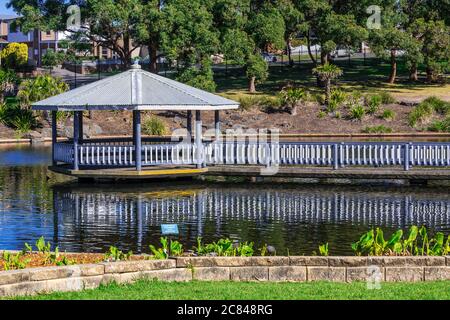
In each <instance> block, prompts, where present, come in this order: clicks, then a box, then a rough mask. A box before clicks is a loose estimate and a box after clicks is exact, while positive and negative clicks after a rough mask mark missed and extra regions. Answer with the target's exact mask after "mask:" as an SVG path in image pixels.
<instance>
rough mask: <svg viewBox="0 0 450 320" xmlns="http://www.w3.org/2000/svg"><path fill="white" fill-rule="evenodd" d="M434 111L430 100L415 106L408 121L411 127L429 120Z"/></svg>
mask: <svg viewBox="0 0 450 320" xmlns="http://www.w3.org/2000/svg"><path fill="white" fill-rule="evenodd" d="M433 112H434V108H433V105H432V104H430V103H428V102H422V103H420V104H419V105H418V106H417V107H415V108H414V109H413V110H412V111H411V112H410V114H409V116H408V123H409V125H410V126H411V127H415V126H416V125H417V124H419V123H422V122H425V121H426V120H428V119H429V118H430V117H431V116H432V115H433Z"/></svg>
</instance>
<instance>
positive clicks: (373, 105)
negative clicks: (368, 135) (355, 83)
mask: <svg viewBox="0 0 450 320" xmlns="http://www.w3.org/2000/svg"><path fill="white" fill-rule="evenodd" d="M365 102H366V106H367V113H368V114H375V113H377V112H378V109H379V108H380V106H381V103H382V98H381V96H380V95H378V94H372V95H368V96H366V98H365Z"/></svg>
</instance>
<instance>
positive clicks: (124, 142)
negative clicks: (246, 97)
mask: <svg viewBox="0 0 450 320" xmlns="http://www.w3.org/2000/svg"><path fill="white" fill-rule="evenodd" d="M32 107H33V110H47V111H51V112H52V160H53V166H52V167H51V169H53V170H54V171H58V172H60V173H66V174H72V175H75V176H81V175H79V174H80V173H82V172H84V173H89V174H92V172H93V170H96V171H97V172H98V171H99V170H104V171H105V172H109V173H107V174H106V176H108V175H109V174H111V171H107V170H106V169H121V170H122V172H123V170H124V169H127V172H128V174H130V168H135V170H134V173H133V174H134V175H138V176H139V175H145V174H143V173H142V172H143V171H144V170H143V167H150V166H153V167H155V166H163V165H169V164H172V165H185V166H186V165H191V166H196V167H197V169H198V170H200V169H201V168H202V167H203V166H204V165H205V164H204V157H203V155H202V149H203V142H202V140H203V139H202V120H201V111H214V112H215V117H214V118H215V123H214V128H215V132H216V135H218V134H220V114H219V112H220V110H227V109H237V108H238V107H239V104H238V103H237V102H235V101H232V100H229V99H225V98H223V97H220V96H217V95H214V94H212V93H209V92H206V91H203V90H199V89H197V88H193V87H191V86H188V85H185V84H182V83H179V82H177V81H174V80H171V79H168V78H165V77H161V76H159V75H156V74H153V73H150V72H147V71H144V70H142V69H141V67H140V65H139V64H134V65H133V66H132V67H131V69H130V70H128V71H125V72H122V73H120V74H117V75H114V76H111V77H108V78H105V79H102V80H99V81H96V82H93V83H90V84H87V85H85V86H82V87H79V88H76V89H73V90H70V91H68V92H65V93H62V94H59V95H56V96H53V97H51V98H48V99H45V100H42V101H39V102H36V103H34V104H33V105H32ZM108 110H109V111H112V110H129V111H131V112H132V113H133V137H132V139H131V137H130V138H129V139H102V140H99V139H83V111H108ZM162 110H165V111H187V125H186V129H187V133H188V134H187V136H188V137H189V139H188V140H187V141H185V143H179V142H177V143H161V141H160V142H159V143H155V141H154V140H153V142H148V143H147V142H146V140H145V139H143V138H142V134H141V111H162ZM57 111H64V112H73V114H74V121H73V139H71V140H69V141H64V142H58V141H57V123H56V112H57ZM194 111H195V130H192V115H193V112H194ZM192 131H194V134H195V137H194V143H191V142H192V139H191V137H192V133H193V132H192ZM216 138H217V137H216ZM147 141H149V140H147ZM178 169H179V168H178ZM119 171H120V170H116V172H115V173H114V174H112V176H111V177H109V176H108V177H109V178H113V177H114V176H115V175H117V174H119V177H120V173H119ZM77 173H78V174H77ZM89 174H87V176H89Z"/></svg>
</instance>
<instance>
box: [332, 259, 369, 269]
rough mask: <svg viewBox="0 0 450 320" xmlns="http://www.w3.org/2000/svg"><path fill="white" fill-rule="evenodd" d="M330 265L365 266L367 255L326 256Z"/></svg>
mask: <svg viewBox="0 0 450 320" xmlns="http://www.w3.org/2000/svg"><path fill="white" fill-rule="evenodd" d="M328 265H329V266H330V267H365V266H367V257H328Z"/></svg>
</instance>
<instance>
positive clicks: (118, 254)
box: [105, 246, 133, 261]
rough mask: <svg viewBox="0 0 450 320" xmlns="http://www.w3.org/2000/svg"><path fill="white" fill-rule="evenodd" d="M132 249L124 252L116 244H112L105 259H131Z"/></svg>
mask: <svg viewBox="0 0 450 320" xmlns="http://www.w3.org/2000/svg"><path fill="white" fill-rule="evenodd" d="M132 254H133V252H132V251H128V252H127V253H124V252H122V251H121V250H119V248H117V247H115V246H110V247H109V250H108V252H106V253H105V260H107V261H109V260H112V261H127V260H130V257H131V255H132Z"/></svg>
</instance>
